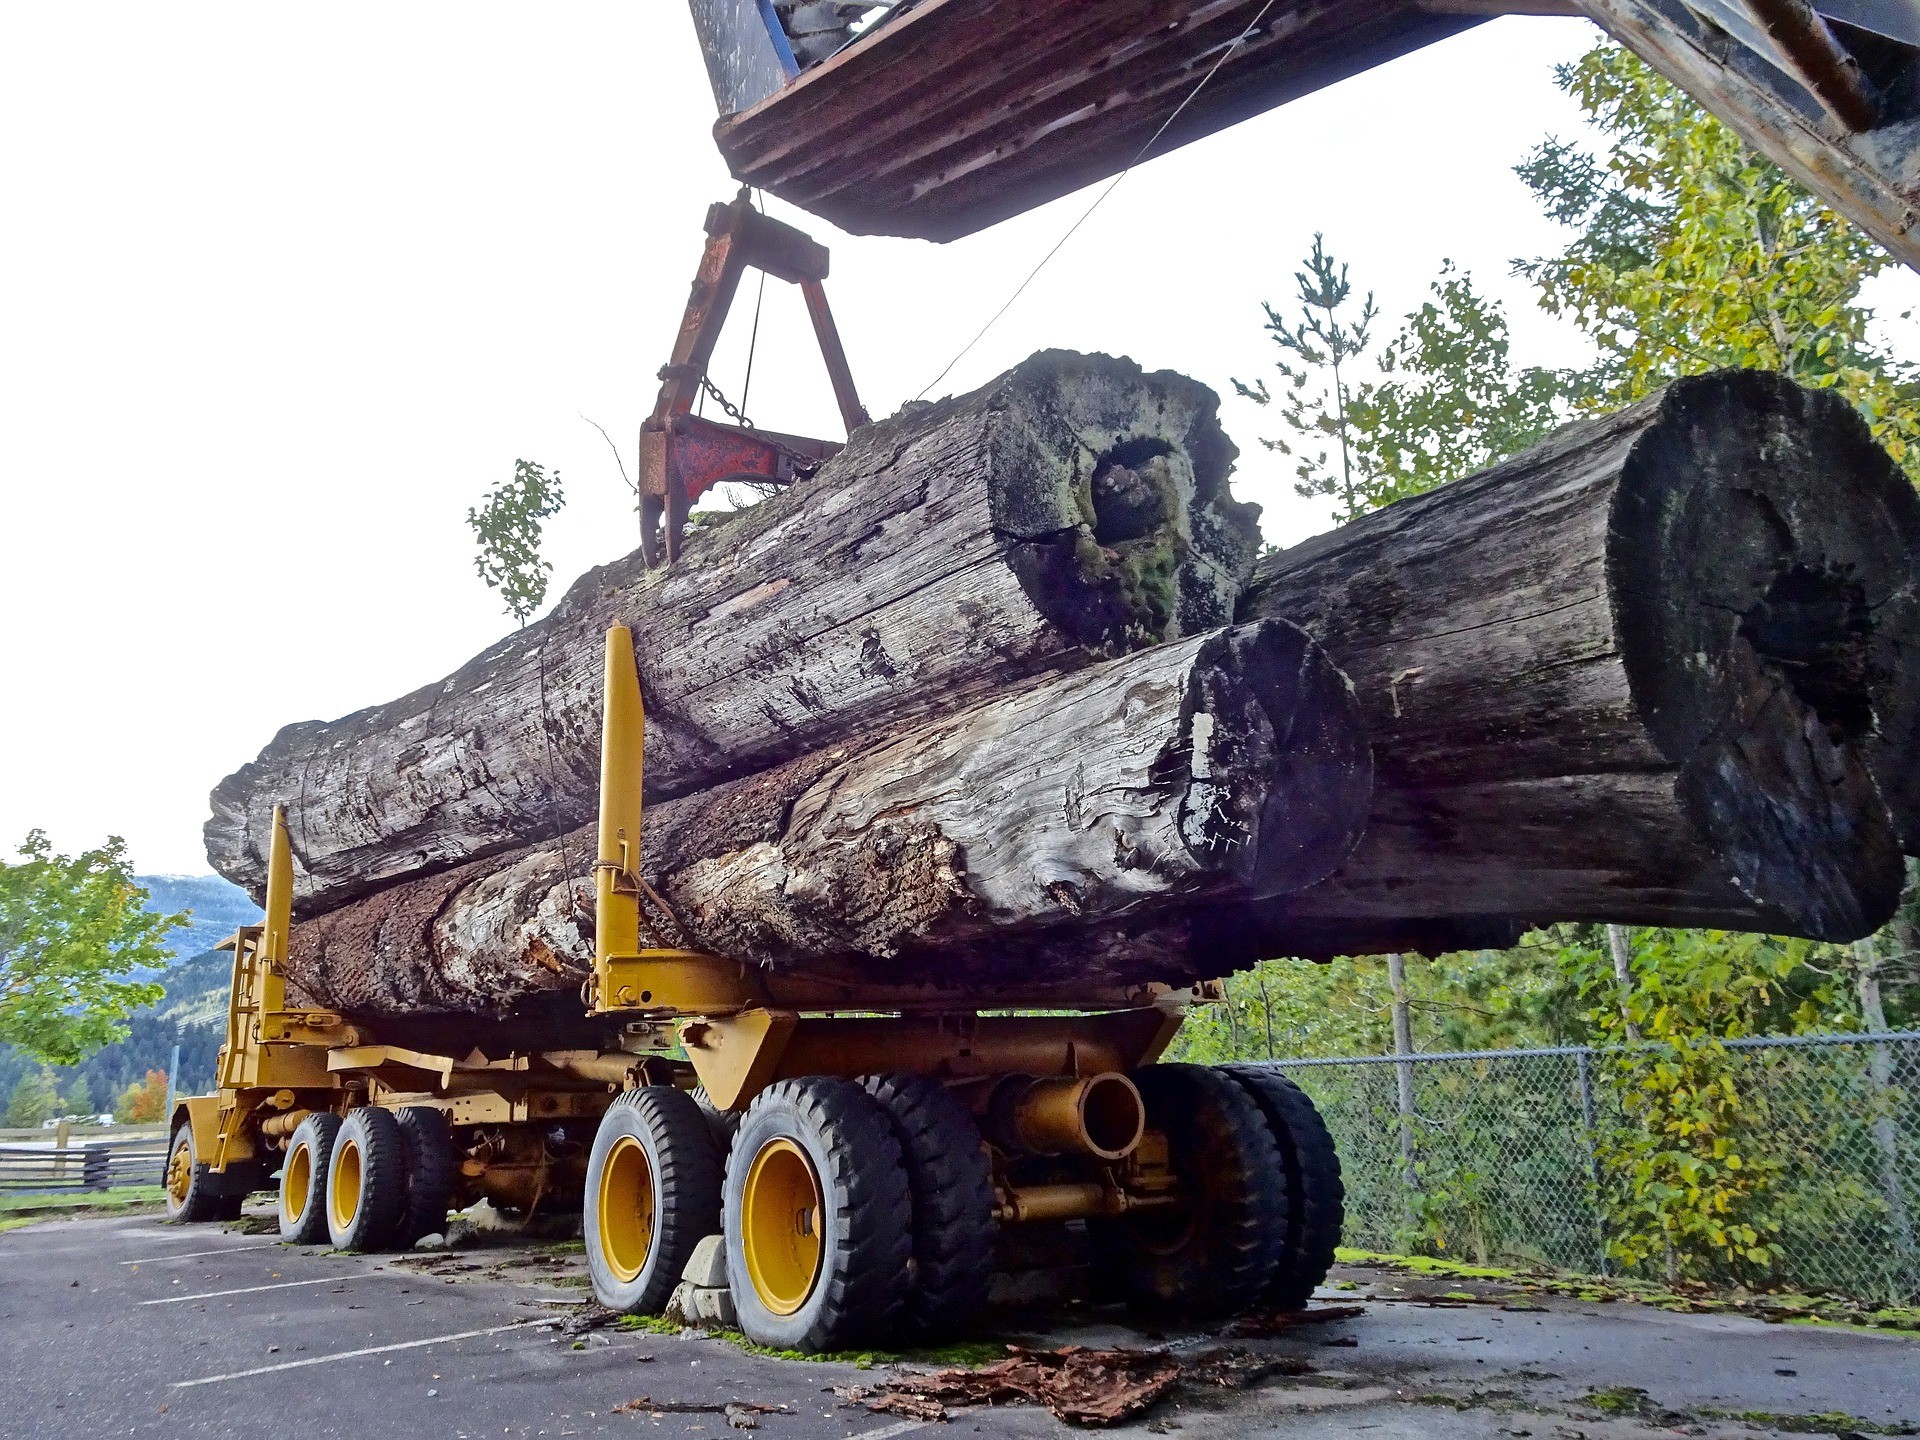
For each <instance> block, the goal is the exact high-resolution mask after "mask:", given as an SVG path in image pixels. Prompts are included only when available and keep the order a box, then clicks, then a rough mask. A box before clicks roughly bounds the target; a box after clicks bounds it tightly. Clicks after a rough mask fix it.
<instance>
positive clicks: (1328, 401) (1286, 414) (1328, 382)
mask: <svg viewBox="0 0 1920 1440" xmlns="http://www.w3.org/2000/svg"><path fill="white" fill-rule="evenodd" d="M1293 280H1294V285H1295V287H1296V288H1297V290H1298V294H1297V296H1296V299H1297V300H1298V301H1299V305H1300V319H1299V321H1298V323H1296V324H1293V325H1289V324H1288V323H1287V321H1286V317H1285V316H1283V315H1282V314H1281V313H1280V311H1279V310H1277V309H1275V308H1274V306H1272V305H1271V304H1268V303H1265V302H1262V304H1261V308H1262V309H1263V310H1265V311H1266V314H1267V324H1266V330H1267V333H1268V334H1269V335H1271V336H1272V337H1273V343H1274V344H1275V345H1277V346H1279V347H1280V351H1281V354H1280V358H1279V359H1278V360H1276V361H1275V362H1274V368H1275V369H1276V370H1278V371H1279V372H1280V377H1281V379H1282V380H1283V381H1284V382H1285V388H1284V389H1283V390H1282V391H1281V392H1280V394H1279V395H1277V396H1276V395H1275V394H1274V393H1273V392H1272V391H1271V390H1270V389H1269V388H1268V386H1267V382H1266V381H1265V380H1264V379H1263V380H1257V381H1255V382H1254V383H1253V384H1252V385H1246V384H1243V383H1242V382H1241V381H1239V380H1235V381H1234V382H1233V388H1234V389H1235V390H1236V391H1238V392H1239V393H1240V394H1241V395H1243V396H1245V397H1246V398H1247V399H1249V400H1251V401H1253V402H1254V403H1255V404H1258V405H1278V407H1279V410H1280V419H1281V421H1282V423H1284V424H1285V425H1286V426H1287V428H1288V429H1289V430H1291V431H1293V433H1294V441H1293V442H1292V443H1289V442H1288V441H1286V440H1262V441H1261V442H1260V443H1261V444H1262V445H1264V446H1266V447H1267V449H1269V450H1273V451H1277V452H1278V453H1279V454H1282V455H1291V456H1293V457H1294V458H1295V460H1296V462H1297V463H1296V464H1295V466H1294V474H1295V475H1296V476H1297V477H1298V478H1297V481H1296V483H1295V485H1294V489H1295V490H1297V491H1299V493H1300V494H1301V495H1303V496H1307V497H1309V498H1311V497H1313V496H1316V495H1334V496H1338V497H1339V499H1340V504H1341V507H1342V508H1341V514H1342V518H1351V517H1352V516H1354V515H1358V514H1360V513H1362V512H1363V511H1364V510H1366V509H1367V506H1366V505H1365V504H1364V503H1362V501H1361V499H1360V492H1361V486H1360V485H1359V484H1358V483H1357V480H1359V479H1363V478H1364V475H1365V471H1364V465H1363V462H1362V461H1360V459H1359V458H1358V457H1356V455H1355V454H1354V448H1355V437H1354V434H1353V416H1352V412H1351V409H1350V407H1349V403H1348V401H1349V386H1350V384H1351V380H1350V376H1349V372H1348V369H1347V367H1348V366H1349V365H1351V364H1352V363H1353V362H1354V361H1356V360H1358V359H1359V358H1360V357H1361V356H1362V355H1364V354H1365V353H1366V351H1367V347H1368V346H1369V345H1370V344H1372V343H1373V322H1374V320H1375V318H1376V317H1377V316H1378V314H1379V311H1378V310H1377V309H1376V308H1375V307H1374V303H1373V295H1372V293H1371V292H1369V293H1368V295H1367V298H1366V299H1365V300H1363V301H1360V302H1359V313H1358V314H1357V315H1354V314H1352V313H1351V311H1350V306H1351V305H1352V303H1353V285H1352V283H1351V282H1350V281H1349V280H1348V278H1347V267H1346V265H1345V264H1344V263H1343V262H1341V261H1339V260H1336V259H1335V258H1334V257H1333V256H1332V255H1330V254H1328V253H1327V249H1326V245H1325V243H1324V237H1323V236H1321V235H1319V234H1318V233H1316V234H1315V235H1314V237H1313V250H1312V252H1311V253H1310V254H1309V255H1308V256H1307V258H1306V262H1305V268H1304V269H1301V270H1296V271H1295V272H1294V276H1293ZM1329 442H1331V443H1332V444H1333V445H1335V446H1337V447H1338V449H1339V452H1340V458H1339V462H1338V464H1337V465H1336V464H1335V463H1334V462H1333V461H1332V460H1331V459H1329V458H1328V452H1327V450H1326V448H1325V446H1326V445H1327V444H1328V443H1329ZM1294 444H1300V445H1304V446H1313V445H1319V446H1321V447H1322V448H1320V449H1318V450H1296V449H1295V448H1294ZM1357 465H1358V466H1361V467H1362V468H1361V471H1360V475H1359V476H1356V474H1355V469H1356V466H1357Z"/></svg>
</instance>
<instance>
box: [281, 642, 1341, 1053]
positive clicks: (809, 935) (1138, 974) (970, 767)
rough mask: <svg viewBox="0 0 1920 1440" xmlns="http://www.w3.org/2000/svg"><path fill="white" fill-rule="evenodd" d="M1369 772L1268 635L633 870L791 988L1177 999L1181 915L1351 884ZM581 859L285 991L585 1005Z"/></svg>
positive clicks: (400, 926) (361, 925)
mask: <svg viewBox="0 0 1920 1440" xmlns="http://www.w3.org/2000/svg"><path fill="white" fill-rule="evenodd" d="M1370 776H1371V767H1370V763H1369V758H1368V749H1367V743H1366V738H1365V735H1364V732H1363V730H1362V727H1361V726H1360V724H1359V723H1358V717H1357V713H1356V710H1355V705H1354V700H1353V695H1352V691H1351V688H1350V687H1349V686H1348V685H1347V683H1346V680H1345V678H1344V677H1343V676H1342V675H1341V674H1340V673H1339V671H1338V670H1336V669H1335V668H1334V667H1333V666H1332V665H1330V664H1328V663H1327V661H1326V660H1325V657H1324V656H1322V655H1321V654H1320V653H1319V651H1318V650H1317V649H1316V648H1315V647H1314V646H1313V645H1312V643H1311V642H1310V641H1308V640H1307V639H1306V636H1305V635H1304V633H1303V632H1302V631H1300V630H1299V629H1297V628H1295V627H1294V626H1291V625H1288V624H1285V623H1284V622H1279V621H1263V622H1258V623H1255V624H1252V625H1245V626H1240V627H1237V628H1235V629H1232V630H1225V631H1220V632H1216V633H1215V634H1212V635H1208V636H1204V637H1200V638H1196V639H1191V640H1184V641H1179V642H1176V643H1173V644H1169V645H1164V646H1160V647H1157V648H1155V649H1152V650H1148V651H1144V652H1142V653H1140V654H1136V655H1131V656H1127V657H1124V658H1122V659H1118V660H1112V661H1106V662H1103V663H1100V664H1097V665H1094V666H1091V667H1088V668H1086V669H1083V670H1080V671H1078V672H1076V673H1073V674H1069V675H1065V676H1058V677H1054V678H1051V679H1048V680H1044V681H1041V682H1038V683H1037V684H1035V685H1032V686H1030V687H1029V688H1027V689H1024V690H1021V691H1017V692H1015V693H1012V694H1009V695H1005V696H1002V697H1000V698H998V699H994V700H990V701H987V702H984V703H982V704H978V705H975V706H974V707H972V708H970V709H968V710H966V711H963V712H961V713H959V714H957V715H954V716H951V717H949V718H946V719H943V720H940V721H937V722H932V723H923V724H920V725H917V726H915V727H911V728H909V729H907V730H905V731H904V732H903V733H898V734H895V735H893V736H890V737H888V738H884V739H880V740H877V741H873V742H871V743H867V744H864V745H861V746H846V747H841V748H836V749H830V750H824V751H819V752H816V753H814V754H812V755H809V756H806V757H804V758H802V759H800V760H797V761H793V762H789V763H788V764H786V765H784V766H779V767H776V768H773V769H770V770H767V771H764V772H762V773H760V774H758V775H754V776H750V777H747V778H745V779H743V780H738V781H733V782H729V783H727V784H723V785H721V786H718V787H716V788H714V789H712V790H708V791H703V792H701V793H700V794H697V795H691V796H686V797H683V798H680V799H676V800H671V801H668V802H666V803H664V804H661V805H655V806H650V807H649V808H648V811H647V820H646V825H645V828H644V830H643V838H642V857H641V864H642V868H643V870H644V871H645V872H646V874H647V876H648V878H649V880H650V882H651V883H652V885H653V886H654V888H655V889H656V890H657V891H658V893H659V894H660V895H661V897H662V898H663V899H664V900H665V901H666V903H667V905H668V906H669V907H670V909H671V910H672V912H673V918H674V924H673V926H671V927H669V926H663V927H662V928H677V930H678V931H679V932H680V933H678V934H668V935H663V936H662V937H661V938H662V939H663V940H669V941H674V942H679V943H686V944H691V945H694V946H698V947H700V948H704V949H709V950H712V951H715V952H716V953H719V954H724V955H728V956H731V957H734V958H737V959H739V960H742V961H747V962H751V963H754V964H758V965H760V966H763V967H766V968H767V969H769V970H771V971H773V972H775V973H776V974H778V973H782V972H791V973H801V974H806V975H810V976H814V977H819V978H827V979H835V980H847V979H853V980H858V979H861V978H864V979H866V980H868V981H869V982H881V983H885V984H889V985H907V984H921V983H924V984H937V985H942V986H955V987H957V986H963V985H967V986H976V987H981V988H988V989H990V988H992V987H996V986H997V987H1001V988H1003V989H1004V988H1006V987H1010V986H1016V987H1023V988H1032V987H1039V986H1050V985H1059V986H1063V987H1072V986H1078V987H1081V988H1082V990H1083V991H1084V990H1085V989H1087V988H1090V987H1092V986H1096V985H1111V984H1124V985H1133V984H1141V983H1146V982H1149V981H1167V982H1169V983H1176V984H1185V983H1190V982H1191V981H1193V980H1197V979H1204V978H1207V977H1209V976H1211V975H1212V974H1213V973H1214V970H1215V966H1216V964H1217V957H1216V956H1215V955H1214V953H1213V952H1212V950H1211V949H1210V948H1209V947H1207V946H1205V945H1201V944H1196V943H1194V941H1195V932H1194V931H1193V929H1192V926H1191V924H1190V912H1192V911H1194V910H1196V909H1198V908H1201V907H1203V906H1205V905H1210V904H1214V903H1219V902H1222V901H1226V900H1231V899H1235V898H1238V897H1261V896H1272V895H1279V894H1285V893H1290V892H1292V891H1295V890H1298V889H1299V888H1300V887H1302V886H1305V885H1310V884H1312V883H1313V882H1314V881H1316V880H1319V879H1321V878H1322V877H1324V876H1325V875H1327V874H1328V873H1329V872H1331V871H1332V870H1333V869H1335V868H1336V867H1337V866H1338V865H1339V864H1340V862H1341V861H1342V859H1344V858H1345V856H1346V855H1347V853H1348V852H1349V851H1350V850H1351V848H1352V846H1353V844H1354V842H1355V840H1356V839H1357V838H1358V836H1359V828H1360V823H1361V818H1362V817H1363V816H1364V814H1365V812H1366V808H1367V799H1368V795H1369V791H1370ZM592 846H593V839H592V835H591V833H590V832H589V831H587V830H585V829H582V830H578V831H575V832H574V833H573V834H572V835H571V836H569V837H568V838H567V841H566V843H565V845H564V846H563V845H559V844H548V845H542V846H538V847H534V848H531V849H527V850H522V851H519V852H516V853H514V854H512V855H506V856H499V857H494V858H491V859H487V860H481V861H477V862H473V863H470V864H468V865H465V866H462V867H460V868H458V869H456V870H453V871H450V872H448V873H446V874H443V875H438V876H434V877H431V878H429V879H425V880H418V881H411V882H408V883H405V884H401V885H398V886H394V887H392V888H390V889H387V890H384V891H381V892H378V893H376V894H374V895H370V896H367V897H365V898H363V899H361V900H358V901H355V902H354V903H352V904H350V905H347V906H345V907H343V908H342V909H339V910H337V911H335V912H333V913H331V914H328V915H325V916H322V917H320V918H318V919H314V920H309V921H306V922H304V923H302V924H300V925H297V926H296V927H295V929H294V933H293V939H292V947H291V957H290V959H289V962H288V973H289V976H290V978H291V979H292V980H293V981H294V983H295V984H296V986H297V987H298V988H299V989H300V990H301V991H303V992H304V993H305V994H306V995H308V996H309V997H311V998H312V999H314V1000H316V1001H318V1002H320V1003H323V1004H327V1005H331V1006H334V1007H336V1008H340V1009H343V1010H347V1011H349V1012H352V1013H355V1014H360V1015H368V1016H373V1015H397V1014H415V1013H421V1012H434V1011H440V1012H446V1011H474V1012H491V1013H496V1014H497V1013H501V1012H504V1011H507V1010H510V1009H512V1008H514V1007H515V1006H517V1005H520V1004H522V1003H524V1002H525V1001H527V1000H528V999H529V998H530V997H532V996H534V995H536V994H537V993H539V992H541V991H543V990H574V989H577V988H578V986H579V983H580V981H581V980H582V979H583V978H584V977H585V975H586V973H587V969H588V967H589V966H590V964H591V958H592V948H593V947H592V916H591V914H590V912H589V906H590V904H591V895H592V885H591V862H592Z"/></svg>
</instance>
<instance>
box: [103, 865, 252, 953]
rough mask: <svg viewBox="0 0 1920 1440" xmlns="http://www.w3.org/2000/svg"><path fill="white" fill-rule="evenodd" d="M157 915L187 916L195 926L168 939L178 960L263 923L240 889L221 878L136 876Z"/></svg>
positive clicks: (175, 932)
mask: <svg viewBox="0 0 1920 1440" xmlns="http://www.w3.org/2000/svg"><path fill="white" fill-rule="evenodd" d="M133 878H134V879H135V880H137V881H138V882H139V883H140V884H141V885H142V886H144V887H145V889H146V892H147V906H146V908H147V909H149V910H151V911H153V912H154V913H155V914H157V915H174V914H179V913H181V912H185V913H187V914H189V915H190V916H191V917H192V922H191V923H190V924H189V925H188V926H187V928H186V929H184V930H175V931H174V932H173V933H172V934H171V935H169V936H168V937H167V944H168V945H170V946H171V947H172V949H173V954H174V958H175V959H176V960H187V959H191V958H192V957H193V956H196V955H204V954H205V953H206V952H207V951H209V950H211V949H213V947H214V946H216V945H218V944H219V943H220V942H221V941H222V940H224V939H226V938H227V937H228V936H229V935H231V934H233V932H234V931H235V930H236V929H238V928H239V927H240V926H242V925H252V924H255V923H257V922H258V921H259V919H260V907H259V906H258V905H255V904H254V903H253V901H252V899H251V898H250V897H249V896H248V895H247V892H246V891H244V890H242V889H241V888H240V887H239V886H238V885H234V884H231V883H230V882H228V881H225V880H222V879H221V878H220V877H219V876H218V875H136V876H134V877H133Z"/></svg>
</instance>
